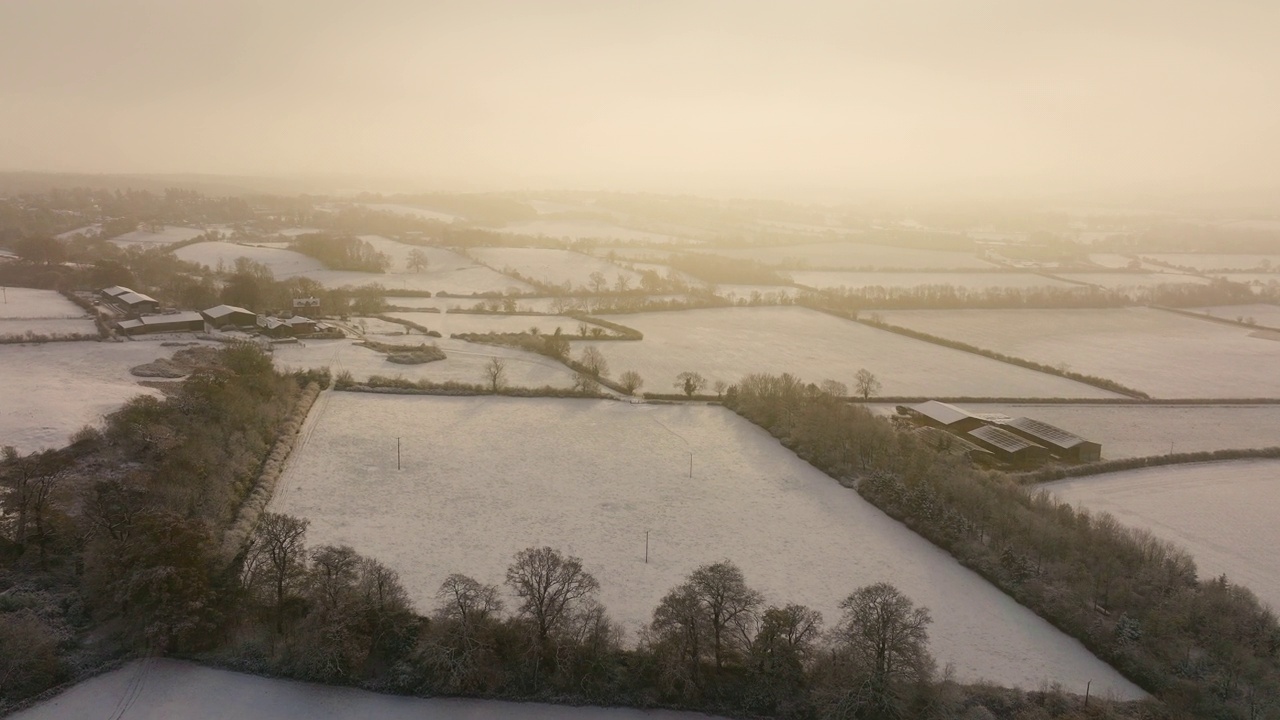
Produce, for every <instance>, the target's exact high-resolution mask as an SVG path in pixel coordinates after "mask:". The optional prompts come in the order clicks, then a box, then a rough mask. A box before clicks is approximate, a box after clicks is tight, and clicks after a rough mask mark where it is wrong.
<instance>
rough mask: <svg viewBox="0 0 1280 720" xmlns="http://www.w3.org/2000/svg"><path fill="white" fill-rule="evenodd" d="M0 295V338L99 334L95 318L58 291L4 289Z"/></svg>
mask: <svg viewBox="0 0 1280 720" xmlns="http://www.w3.org/2000/svg"><path fill="white" fill-rule="evenodd" d="M0 298H2V299H0V338H4V337H19V336H22V335H25V334H26V333H28V332H33V333H38V334H41V335H77V334H79V335H97V333H98V329H97V327H95V326H94V324H93V318H91V317H89V316H88V315H87V314H86V313H85V311H84V310H82V309H81V308H80V306H78V305H76V304H75V303H73V302H71V301H70V300H68V299H66V298H65V297H63V296H62V295H61V294H60V293H58V292H57V291H56V290H35V289H32V288H5V289H4V292H3V294H2V295H0Z"/></svg>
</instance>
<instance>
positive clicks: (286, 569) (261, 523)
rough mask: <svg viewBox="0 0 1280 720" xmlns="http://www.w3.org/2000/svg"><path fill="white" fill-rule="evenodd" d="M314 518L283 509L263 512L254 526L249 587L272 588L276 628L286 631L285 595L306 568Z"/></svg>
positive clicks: (247, 574)
mask: <svg viewBox="0 0 1280 720" xmlns="http://www.w3.org/2000/svg"><path fill="white" fill-rule="evenodd" d="M309 524H310V521H308V520H306V519H303V518H296V517H293V516H292V515H284V514H282V513H272V512H269V513H263V514H262V517H261V519H259V520H258V526H257V527H256V528H254V531H253V540H252V544H251V545H250V547H249V554H248V556H247V557H246V559H245V569H244V572H245V580H246V584H247V585H248V586H249V587H254V586H255V585H259V584H261V585H265V586H266V587H267V588H269V590H270V592H271V594H272V596H273V599H274V603H273V604H274V605H275V610H276V632H277V633H282V632H284V610H283V608H284V599H285V595H286V593H288V592H289V591H290V590H291V589H293V587H294V586H295V585H296V584H297V582H298V581H299V580H300V579H301V578H302V575H303V572H304V571H305V569H306V553H305V551H306V548H305V545H304V542H303V541H304V540H305V538H306V536H307V526H308V525H309Z"/></svg>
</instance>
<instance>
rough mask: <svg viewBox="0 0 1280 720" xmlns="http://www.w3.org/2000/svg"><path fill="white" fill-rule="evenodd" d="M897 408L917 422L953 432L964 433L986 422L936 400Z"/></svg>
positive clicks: (899, 411) (900, 412)
mask: <svg viewBox="0 0 1280 720" xmlns="http://www.w3.org/2000/svg"><path fill="white" fill-rule="evenodd" d="M897 410H898V413H899V414H901V415H906V416H907V417H909V418H911V419H912V420H914V421H915V422H916V423H917V424H920V425H924V426H926V427H935V428H941V429H943V430H946V431H948V432H953V433H965V432H968V431H970V430H973V429H974V428H979V427H982V426H983V425H985V424H986V422H985V421H984V420H983V419H982V418H980V417H977V416H975V415H974V414H972V413H970V412H968V411H966V410H961V409H960V408H958V407H956V406H955V405H952V404H950V403H944V402H938V401H937V400H929V401H928V402H922V403H920V404H919V405H899V406H898V408H897Z"/></svg>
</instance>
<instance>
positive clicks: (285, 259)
mask: <svg viewBox="0 0 1280 720" xmlns="http://www.w3.org/2000/svg"><path fill="white" fill-rule="evenodd" d="M173 254H174V256H175V257H177V258H178V259H179V260H182V261H184V262H192V263H198V264H200V265H204V266H205V267H207V268H209V269H211V270H216V269H218V268H219V267H222V268H223V269H225V270H227V271H230V270H231V269H233V268H234V267H235V262H236V259H237V258H246V259H249V260H252V261H254V262H258V263H262V264H263V265H266V266H267V267H268V268H269V269H270V270H271V273H272V274H273V275H275V276H276V278H285V277H289V276H291V275H309V274H311V273H313V272H318V271H321V270H324V269H325V268H324V264H323V263H321V262H320V261H319V260H316V259H315V258H313V257H309V256H307V255H303V254H302V253H300V252H294V251H293V250H285V249H282V248H274V247H260V246H258V245H242V244H239V243H232V242H200V243H195V244H194V245H186V246H184V247H180V248H178V249H177V250H174V251H173Z"/></svg>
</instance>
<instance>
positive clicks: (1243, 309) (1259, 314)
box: [1194, 275, 1280, 328]
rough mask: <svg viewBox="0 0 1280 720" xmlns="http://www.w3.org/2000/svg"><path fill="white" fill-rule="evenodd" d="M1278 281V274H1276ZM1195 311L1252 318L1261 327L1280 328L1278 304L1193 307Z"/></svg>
mask: <svg viewBox="0 0 1280 720" xmlns="http://www.w3.org/2000/svg"><path fill="white" fill-rule="evenodd" d="M1276 280H1277V281H1280V275H1278V276H1276ZM1194 310H1195V312H1199V313H1204V314H1205V315H1209V316H1212V317H1216V318H1224V319H1226V320H1244V321H1245V322H1248V321H1249V320H1252V321H1253V322H1254V323H1255V324H1257V325H1259V326H1261V327H1270V328H1280V305H1270V304H1267V303H1255V304H1253V305H1215V306H1214V307H1203V308H1194Z"/></svg>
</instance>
